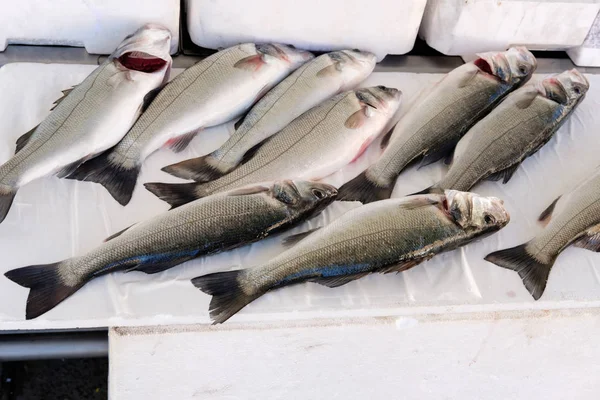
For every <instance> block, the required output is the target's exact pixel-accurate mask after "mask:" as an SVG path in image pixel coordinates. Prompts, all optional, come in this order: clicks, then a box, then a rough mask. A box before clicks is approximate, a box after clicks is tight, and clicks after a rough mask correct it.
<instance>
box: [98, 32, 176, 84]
mask: <svg viewBox="0 0 600 400" xmlns="http://www.w3.org/2000/svg"><path fill="white" fill-rule="evenodd" d="M170 48H171V31H169V30H168V29H167V28H165V27H164V26H162V25H158V24H145V25H143V26H142V27H141V28H139V29H138V30H137V31H135V32H134V33H132V34H131V35H129V36H127V37H125V39H123V41H122V42H121V44H119V46H118V47H117V49H116V50H115V51H114V52H113V53H112V54H111V55H110V56H109V59H111V60H113V62H115V63H119V65H120V66H121V67H123V68H126V69H129V70H134V71H140V72H145V73H162V74H164V75H165V79H164V81H167V80H168V76H169V72H170V70H171V63H172V59H171V54H170Z"/></svg>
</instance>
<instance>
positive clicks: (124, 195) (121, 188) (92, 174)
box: [67, 152, 140, 206]
mask: <svg viewBox="0 0 600 400" xmlns="http://www.w3.org/2000/svg"><path fill="white" fill-rule="evenodd" d="M110 154H111V153H110V152H105V153H103V154H101V155H99V156H98V157H96V158H93V159H91V160H89V161H87V162H85V163H83V164H82V165H80V166H79V168H77V169H76V170H75V172H73V173H72V174H71V175H69V176H67V179H76V180H78V181H89V182H96V183H99V184H101V185H102V186H104V187H105V188H106V190H108V192H109V193H110V195H111V196H112V197H113V198H114V199H115V200H116V201H118V202H119V204H121V205H122V206H125V205H127V204H128V203H129V201H130V200H131V196H132V195H133V190H134V189H135V184H136V182H137V178H138V175H139V174H140V166H139V165H134V166H132V167H126V166H125V165H123V164H119V163H115V162H114V161H112V160H111V159H110V158H109V156H110Z"/></svg>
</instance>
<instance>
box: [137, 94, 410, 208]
mask: <svg viewBox="0 0 600 400" xmlns="http://www.w3.org/2000/svg"><path fill="white" fill-rule="evenodd" d="M400 94H401V93H400V91H398V90H397V89H392V88H386V87H385V86H377V87H371V88H366V89H359V90H356V91H349V92H345V93H341V94H339V95H337V96H335V97H333V98H331V99H329V100H327V101H325V102H323V103H321V104H320V105H318V106H317V107H314V108H312V109H311V110H309V111H307V112H306V113H304V114H302V115H301V116H300V117H298V118H296V119H295V120H294V121H293V122H292V123H291V124H289V125H288V126H287V127H285V128H284V129H283V130H282V131H281V132H279V133H278V134H276V135H275V136H273V138H272V139H271V140H269V141H268V142H267V143H265V144H264V145H263V146H261V147H260V149H258V151H257V152H256V155H255V156H254V157H252V158H251V159H250V161H248V162H247V163H246V164H243V165H242V166H240V167H239V168H237V169H235V170H233V171H232V172H231V173H230V174H227V175H225V176H223V177H221V178H219V179H217V180H214V181H211V182H208V183H204V184H203V183H196V182H192V183H179V184H169V183H146V184H145V186H146V188H147V189H148V190H149V191H151V192H152V193H154V194H155V195H156V196H158V197H159V198H160V199H162V200H164V201H166V202H167V203H169V204H170V205H171V206H172V207H177V206H180V205H182V204H185V203H187V202H190V201H193V200H195V199H198V198H201V197H205V196H208V195H210V194H212V193H217V192H221V191H223V190H229V189H232V188H235V187H240V186H245V185H249V184H252V183H256V182H265V181H272V180H275V179H321V178H324V177H326V176H328V175H330V174H332V173H334V172H336V171H338V170H339V169H341V168H342V167H344V166H345V165H347V164H349V163H350V162H352V161H353V160H355V159H356V158H358V157H359V156H360V154H361V153H362V152H363V151H364V150H365V149H366V148H367V147H368V146H369V144H370V143H371V142H372V141H373V140H374V139H375V138H376V137H377V136H378V135H379V134H380V133H381V132H382V130H383V129H385V127H386V125H387V124H388V122H389V121H390V119H391V118H392V116H393V115H394V113H395V112H396V110H397V109H398V107H399V105H400Z"/></svg>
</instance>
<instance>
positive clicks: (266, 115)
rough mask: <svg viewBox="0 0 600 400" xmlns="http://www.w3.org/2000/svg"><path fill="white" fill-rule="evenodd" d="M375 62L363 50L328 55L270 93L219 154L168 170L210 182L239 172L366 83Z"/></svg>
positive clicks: (171, 166) (374, 59)
mask: <svg viewBox="0 0 600 400" xmlns="http://www.w3.org/2000/svg"><path fill="white" fill-rule="evenodd" d="M375 63H376V57H375V55H374V54H372V53H367V52H361V51H358V50H341V51H335V52H332V53H327V54H323V55H321V56H319V57H317V58H315V59H314V60H312V61H310V62H308V63H306V64H304V65H303V66H301V67H300V68H298V69H297V70H296V71H295V72H294V73H293V74H291V75H290V76H288V77H287V78H286V79H284V80H283V81H282V82H281V83H280V84H279V85H277V86H276V87H275V88H273V89H272V90H271V91H269V93H267V94H266V95H265V96H264V97H263V98H262V99H261V100H259V101H258V103H256V105H255V106H254V107H253V108H252V109H251V110H250V111H249V112H248V114H247V115H246V116H245V117H244V119H243V122H242V123H241V125H240V126H239V127H237V129H236V131H235V133H234V134H233V135H232V136H231V137H230V138H229V139H228V140H227V141H226V142H225V143H224V144H223V145H222V146H221V147H220V148H219V149H217V150H215V151H214V152H212V153H210V154H208V155H206V156H203V157H197V158H193V159H190V160H185V161H182V162H179V163H177V164H173V165H169V166H167V167H165V168H163V171H165V172H168V173H170V174H172V175H175V176H177V177H179V178H183V179H192V180H195V181H197V182H208V181H211V180H214V179H217V178H219V177H221V176H222V175H225V174H226V173H228V172H230V171H231V170H233V169H235V168H236V167H237V166H238V165H239V164H240V163H241V162H242V160H243V159H245V158H249V157H248V156H249V155H251V153H252V152H250V153H249V151H250V150H252V149H253V148H254V147H255V146H257V145H259V144H260V143H262V142H263V141H264V140H266V139H268V138H269V137H271V136H272V135H274V134H275V133H277V132H279V131H280V130H282V129H283V128H285V127H286V125H288V124H289V123H290V122H291V121H292V120H294V119H295V118H297V117H298V116H300V115H301V114H302V113H304V112H305V111H307V110H309V109H310V108H312V107H315V106H317V105H318V104H319V103H321V102H322V101H325V100H327V99H328V98H330V97H332V96H335V95H336V94H338V93H341V92H343V91H346V90H350V89H353V88H354V87H355V86H357V85H358V84H359V83H360V82H362V81H363V80H365V79H366V78H367V77H368V76H369V74H371V72H372V71H373V68H375Z"/></svg>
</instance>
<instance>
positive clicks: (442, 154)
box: [417, 142, 456, 169]
mask: <svg viewBox="0 0 600 400" xmlns="http://www.w3.org/2000/svg"><path fill="white" fill-rule="evenodd" d="M455 144H456V143H454V142H453V143H447V144H445V145H444V146H443V147H440V148H438V149H429V150H427V151H426V152H425V154H424V155H423V158H422V159H421V162H420V163H419V166H418V167H417V169H421V168H422V167H425V166H427V165H429V164H433V163H434V162H437V161H439V160H441V159H442V158H444V159H446V158H448V156H449V155H452V152H453V150H454V145H455Z"/></svg>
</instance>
